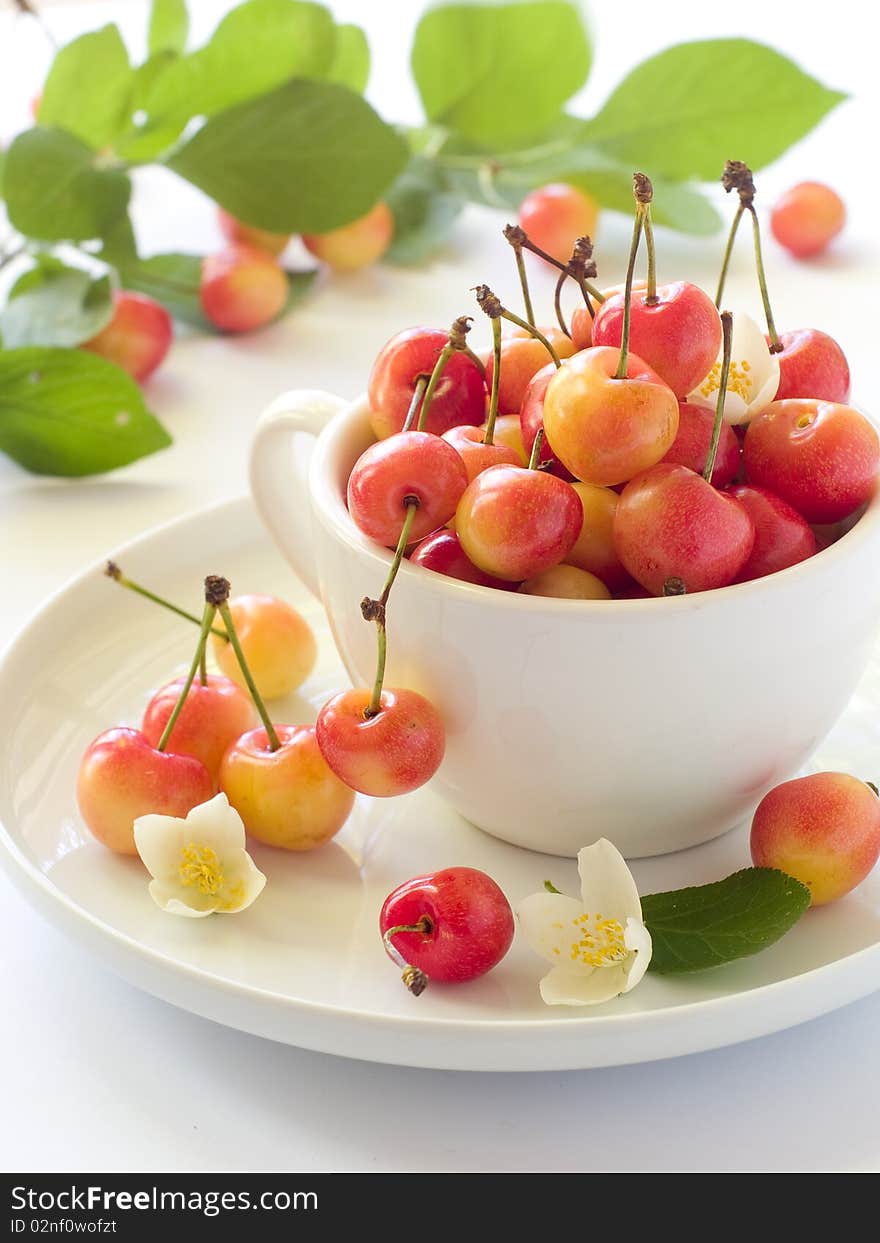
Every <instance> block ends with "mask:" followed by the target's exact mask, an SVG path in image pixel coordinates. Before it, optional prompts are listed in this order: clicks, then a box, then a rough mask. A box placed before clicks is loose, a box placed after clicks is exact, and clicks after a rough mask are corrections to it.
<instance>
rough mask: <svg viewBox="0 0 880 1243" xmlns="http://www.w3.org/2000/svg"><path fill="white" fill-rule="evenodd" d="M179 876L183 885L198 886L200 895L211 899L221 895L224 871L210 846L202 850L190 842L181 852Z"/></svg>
mask: <svg viewBox="0 0 880 1243" xmlns="http://www.w3.org/2000/svg"><path fill="white" fill-rule="evenodd" d="M178 874H179V876H180V881H181V884H183V885H196V886H197V887H198V890H199V893H204V894H208V895H209V896H210V897H213V896H214V895H215V894H217V893H219V892H220V888H221V886H222V884H223V869H222V868H221V866H220V860H219V859H218V858H217V855H216V853H215V852H214V851H213V850H212V849H211V847H210V846H203V847H202V848H201V850H200V849H199V847H198V846H196V844H195V842H190V843H189V845H187V846H184V848H183V850H182V851H181V854H180V868H179V872H178Z"/></svg>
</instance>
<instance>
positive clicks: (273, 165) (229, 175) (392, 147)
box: [167, 80, 407, 233]
mask: <svg viewBox="0 0 880 1243" xmlns="http://www.w3.org/2000/svg"><path fill="white" fill-rule="evenodd" d="M406 162H407V147H406V144H405V142H404V141H403V139H402V138H400V137H399V136H398V135H397V134H396V133H395V131H394V130H393V129H392V128H391V127H390V126H389V125H386V124H385V122H384V121H382V120H381V119H380V118H379V117H378V116H377V115H376V113H375V112H374V111H373V109H372V108H371V107H370V105H369V104H368V103H366V102H365V101H364V100H363V99H362V98H361V96H360V95H356V94H355V93H354V92H353V91H350V90H348V89H347V88H346V87H343V86H337V85H335V84H333V83H329V82H307V81H302V80H297V81H293V82H288V83H287V85H286V86H282V87H280V88H279V89H278V90H275V91H272V92H270V93H269V94H268V95H263V96H261V97H260V98H259V99H255V100H251V101H249V102H248V103H244V104H237V105H236V106H235V107H234V108H229V109H228V110H227V111H226V112H223V113H221V114H220V115H219V116H216V117H214V118H212V119H211V120H210V121H208V122H207V123H206V124H205V125H204V126H203V127H202V129H201V130H199V132H198V133H197V134H196V135H195V136H194V137H193V138H191V139H190V141H189V142H188V143H186V144H185V146H183V147H181V148H180V149H179V150H177V151H175V152H173V153H172V154H171V156H170V157H169V159H168V160H167V164H168V167H169V168H171V169H173V170H174V172H176V173H179V175H180V176H181V177H185V178H186V180H187V181H191V182H192V183H193V185H196V186H198V187H199V189H200V190H204V192H205V193H206V194H207V195H209V196H210V197H211V198H212V199H215V200H216V202H218V203H219V204H220V205H221V207H225V208H226V210H227V211H229V212H231V213H232V214H233V216H237V217H238V219H239V220H243V221H244V222H245V223H246V224H253V225H257V226H258V227H259V228H262V229H271V230H272V231H273V232H276V233H325V232H327V231H328V230H329V229H336V228H338V227H339V226H340V225H343V224H348V223H349V221H351V220H355V219H356V218H357V217H358V216H363V215H364V214H365V213H366V212H367V211H369V209H370V208H371V207H372V206H373V204H374V203H375V202H376V200H377V199H378V198H379V197H380V195H381V194H382V193H383V191H384V190H386V189H387V187H388V186H389V185H390V184H391V182H392V181H393V180H394V178H395V177H396V176H397V174H398V173H399V172H401V170H402V169H403V167H404V165H405V164H406Z"/></svg>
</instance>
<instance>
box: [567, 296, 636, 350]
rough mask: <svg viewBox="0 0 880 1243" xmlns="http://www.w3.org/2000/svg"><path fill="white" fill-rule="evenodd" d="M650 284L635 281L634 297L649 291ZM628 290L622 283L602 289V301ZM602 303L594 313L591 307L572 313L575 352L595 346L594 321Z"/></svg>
mask: <svg viewBox="0 0 880 1243" xmlns="http://www.w3.org/2000/svg"><path fill="white" fill-rule="evenodd" d="M647 287H648V282H647V281H643V280H634V281H633V283H632V290H633V295H635V294H637V293H640V292H641V291H642V290H643V289H647ZM625 290H626V282H620V283H619V284H617V285H609V286H608V288H607V289H600V291H599V292H600V293H601V295H602V301H603V302H604V301H607V300H608V298H613V297H614V295H615V294H621V295H623V293H624V292H625ZM601 305H602V302H599V301H597V302H595V303H594V304H593V312H592V314H590V310H589V307H586V306H579V307H576V308H575V309H574V310H573V311H572V313H571V339H572V341H573V342H574V348H575V351H577V350H585V349H588V348H589V347H590V346H591V345H592V344H593V319H594V318H595V315H596V312H597V311H598V309H599V307H600V306H601Z"/></svg>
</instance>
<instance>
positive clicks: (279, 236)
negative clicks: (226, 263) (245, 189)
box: [217, 207, 290, 257]
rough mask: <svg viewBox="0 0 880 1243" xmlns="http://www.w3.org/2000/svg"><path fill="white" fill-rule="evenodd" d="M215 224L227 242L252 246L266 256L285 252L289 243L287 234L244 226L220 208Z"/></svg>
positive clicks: (253, 226)
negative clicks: (263, 251) (263, 252)
mask: <svg viewBox="0 0 880 1243" xmlns="http://www.w3.org/2000/svg"><path fill="white" fill-rule="evenodd" d="M217 224H218V225H219V226H220V232H221V233H222V234H223V236H224V237H225V238H226V240H227V242H232V244H233V245H236V246H252V247H254V249H255V250H265V251H266V253H267V254H270V255H274V256H276V257H277V256H278V255H280V254H281V252H282V251H283V250H286V248H287V243H288V242H289V241H290V234H289V233H272V232H271V231H270V230H269V229H258V228H257V227H256V225H253V224H245V223H244V222H243V221H242V220H237V219H236V218H235V216H232V215H230V213H229V212H228V211H224V210H223V208H222V207H218V208H217Z"/></svg>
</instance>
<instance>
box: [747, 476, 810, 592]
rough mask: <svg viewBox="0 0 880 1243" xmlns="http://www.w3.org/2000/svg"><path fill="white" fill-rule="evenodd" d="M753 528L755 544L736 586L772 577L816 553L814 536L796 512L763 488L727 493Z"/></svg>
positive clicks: (753, 487) (752, 487)
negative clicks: (745, 513)
mask: <svg viewBox="0 0 880 1243" xmlns="http://www.w3.org/2000/svg"><path fill="white" fill-rule="evenodd" d="M729 495H730V496H735V497H736V499H737V500H738V501H739V503H740V505H743V506H744V507H745V508H746V509H747V510H748V513H749V516H750V518H751V520H752V522H753V523H754V525H755V543H754V545H753V547H752V551H751V554H750V555H749V559H748V561H747V562H746V563H745V565H744V566H743V568H742V569H741V570H740V572H739V573H738V574H737V576H736V581H737V582H738V583H747V582H749V581H750V580H751V579H753V578H764V577H765V576H766V575H767V574H775V573H776V571H777V570H784V569H786V568H787V567H788V566H790V565H797V564H798V562H799V561H806V560H807V558H808V557H812V556H813V555H814V554H815V553H816V552H818V545H817V543H816V536H815V535H814V534H813V531H812V529H811V528H810V526H809V525H808V524H807V522H806V521H805V520H804V519H803V518H802V517H801V516H800V514H799V513H798V512H797V510H795V509H792V507H791V506H790V505H787V504H786V502H785V501H783V500H782V498H781V497H778V496H774V495H773V493H772V492H767V491H766V490H765V489H764V488H756V487H755V485H754V484H749V483H744V484H740V485H739V486H738V487H736V488H731V489H730V493H729Z"/></svg>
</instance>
